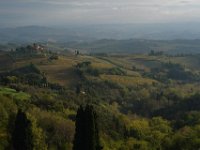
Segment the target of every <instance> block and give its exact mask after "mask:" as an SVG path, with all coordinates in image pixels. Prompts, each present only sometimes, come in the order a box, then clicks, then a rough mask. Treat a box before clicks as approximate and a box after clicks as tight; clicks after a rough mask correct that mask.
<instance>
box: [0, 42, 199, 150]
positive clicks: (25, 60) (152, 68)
mask: <svg viewBox="0 0 200 150" xmlns="http://www.w3.org/2000/svg"><path fill="white" fill-rule="evenodd" d="M29 47H30V46H29ZM22 50H24V48H22ZM25 50H26V51H29V50H31V49H25ZM4 53H5V52H4ZM4 53H1V55H0V56H1V60H3V59H4V60H3V61H5V62H9V60H10V59H9V57H5V55H3V54H4ZM26 55H27V56H26ZM6 56H8V53H7V54H6ZM9 56H10V57H12V59H14V60H15V61H14V62H12V63H13V65H12V66H6V68H3V67H2V68H1V72H0V83H1V87H0V108H1V109H0V111H1V112H2V113H1V114H2V115H1V119H2V120H3V121H2V122H1V123H0V149H4V148H5V147H8V146H11V145H12V144H11V143H10V137H11V136H12V129H10V128H9V129H8V128H7V127H8V126H11V127H12V128H13V126H14V123H13V120H14V119H12V120H11V121H10V122H9V121H8V120H9V119H11V118H13V117H14V118H15V116H16V114H17V110H18V109H22V110H24V111H25V112H26V114H27V116H28V119H29V120H30V121H31V122H32V124H33V127H34V128H33V129H32V131H33V136H34V138H36V139H37V143H34V144H35V146H37V147H40V148H45V147H47V148H48V149H53V150H60V149H63V150H64V149H69V150H72V146H73V139H74V134H75V121H76V119H75V118H76V111H77V109H78V108H79V106H80V105H83V106H85V105H87V104H90V105H92V106H93V107H94V110H95V112H96V113H97V116H98V117H97V123H98V126H99V130H100V143H101V145H102V146H103V150H109V149H116V150H121V149H124V150H128V149H130V150H131V149H132V148H133V147H134V148H137V149H141V150H144V149H145V150H148V149H149V147H151V148H152V150H156V149H158V148H162V149H166V150H167V149H177V148H180V149H182V148H183V147H185V146H186V145H184V143H185V142H186V141H187V146H188V147H189V148H188V149H191V147H198V144H199V142H197V143H193V142H192V141H193V140H197V141H198V139H199V130H198V126H199V123H200V122H199V117H198V116H199V106H200V105H199V98H200V97H199V94H198V93H200V68H199V55H182V56H168V55H159V56H155V55H148V54H131V55H128V54H123V55H120V54H109V55H87V54H76V55H75V54H72V53H68V54H65V55H62V54H56V53H53V52H51V53H49V52H48V51H44V52H43V53H39V54H37V55H34V53H33V54H32V55H30V54H28V53H24V54H23V55H22V53H21V51H20V50H18V51H13V52H10V53H9ZM1 63H2V64H3V62H1ZM1 66H3V65H1ZM172 113H173V114H174V115H172ZM185 132H187V134H186V133H185ZM38 136H40V137H38ZM191 137H192V141H189V142H188V140H187V139H188V138H191Z"/></svg>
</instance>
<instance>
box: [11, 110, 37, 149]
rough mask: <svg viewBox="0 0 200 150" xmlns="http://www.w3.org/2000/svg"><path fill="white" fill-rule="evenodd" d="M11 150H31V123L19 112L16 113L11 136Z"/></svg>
mask: <svg viewBox="0 0 200 150" xmlns="http://www.w3.org/2000/svg"><path fill="white" fill-rule="evenodd" d="M12 141H13V148H14V149H15V150H32V149H33V135H32V131H31V121H30V120H28V118H27V116H26V114H25V113H24V112H22V111H21V110H19V111H18V113H17V116H16V120H15V127H14V131H13V134H12Z"/></svg>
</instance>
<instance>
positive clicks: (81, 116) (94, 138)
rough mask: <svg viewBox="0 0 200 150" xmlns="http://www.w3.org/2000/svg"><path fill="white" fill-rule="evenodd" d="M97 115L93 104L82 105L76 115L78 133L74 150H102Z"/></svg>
mask: <svg viewBox="0 0 200 150" xmlns="http://www.w3.org/2000/svg"><path fill="white" fill-rule="evenodd" d="M101 149H102V147H101V145H100V142H99V131H98V126H97V116H96V113H95V111H94V109H93V107H92V106H90V105H87V106H86V108H85V109H83V107H82V106H80V108H79V109H78V111H77V115H76V133H75V137H74V146H73V150H101Z"/></svg>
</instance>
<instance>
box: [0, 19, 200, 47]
mask: <svg viewBox="0 0 200 150" xmlns="http://www.w3.org/2000/svg"><path fill="white" fill-rule="evenodd" d="M199 26H200V23H194V24H192V23H179V24H110V25H75V26H73V25H71V26H63V27H44V26H24V27H16V28H0V35H1V36H0V41H1V43H2V42H20V43H26V42H46V41H48V40H53V41H57V42H69V41H95V40H100V39H118V40H122V39H150V40H174V39H200V28H199Z"/></svg>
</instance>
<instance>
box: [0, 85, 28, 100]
mask: <svg viewBox="0 0 200 150" xmlns="http://www.w3.org/2000/svg"><path fill="white" fill-rule="evenodd" d="M0 95H6V96H11V97H12V98H13V99H16V100H22V101H23V100H28V99H30V97H31V96H30V95H29V94H27V93H24V92H17V91H16V90H15V89H10V88H2V87H0Z"/></svg>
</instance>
